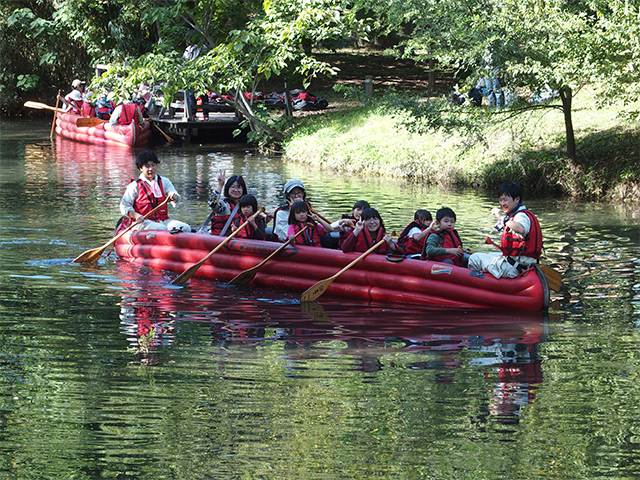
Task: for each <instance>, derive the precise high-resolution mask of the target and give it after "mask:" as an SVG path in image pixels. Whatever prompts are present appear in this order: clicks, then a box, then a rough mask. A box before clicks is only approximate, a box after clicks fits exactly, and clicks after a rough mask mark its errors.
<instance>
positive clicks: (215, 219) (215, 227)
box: [211, 198, 242, 235]
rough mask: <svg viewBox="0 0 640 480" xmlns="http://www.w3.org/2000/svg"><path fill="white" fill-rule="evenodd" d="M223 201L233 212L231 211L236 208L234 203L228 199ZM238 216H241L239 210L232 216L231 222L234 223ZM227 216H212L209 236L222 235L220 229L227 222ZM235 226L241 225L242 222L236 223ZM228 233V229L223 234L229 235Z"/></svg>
mask: <svg viewBox="0 0 640 480" xmlns="http://www.w3.org/2000/svg"><path fill="white" fill-rule="evenodd" d="M225 200H226V202H227V203H228V204H229V208H230V209H231V211H232V212H233V209H234V208H235V206H236V202H234V201H233V200H231V199H230V198H225ZM240 215H242V214H241V213H240V209H238V211H237V212H236V214H235V215H234V216H233V220H232V222H236V221H237V220H238V218H239V217H240ZM229 216H230V215H213V216H212V217H211V235H220V234H221V233H222V229H223V228H224V226H225V225H226V224H227V220H229ZM237 225H242V222H240V223H238V224H237ZM230 231H231V230H230V229H227V231H226V232H225V235H227V234H229V232H230Z"/></svg>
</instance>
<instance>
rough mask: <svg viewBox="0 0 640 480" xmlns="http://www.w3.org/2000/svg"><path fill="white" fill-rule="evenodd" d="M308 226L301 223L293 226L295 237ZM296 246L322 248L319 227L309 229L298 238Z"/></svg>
mask: <svg viewBox="0 0 640 480" xmlns="http://www.w3.org/2000/svg"><path fill="white" fill-rule="evenodd" d="M305 226H306V225H305V224H303V223H300V222H296V223H294V224H293V229H294V235H295V234H297V233H298V232H299V231H300V230H302V229H303V228H304V227H305ZM296 245H307V246H309V247H321V246H322V245H321V243H320V232H319V231H318V225H314V226H313V227H312V228H308V229H307V231H306V232H304V233H303V234H302V235H300V236H299V237H298V238H296Z"/></svg>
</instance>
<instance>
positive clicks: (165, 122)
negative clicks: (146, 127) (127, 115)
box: [150, 92, 244, 142]
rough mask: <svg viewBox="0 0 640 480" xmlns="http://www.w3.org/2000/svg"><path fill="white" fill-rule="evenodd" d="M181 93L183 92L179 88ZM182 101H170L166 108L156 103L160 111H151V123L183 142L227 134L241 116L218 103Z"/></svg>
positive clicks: (225, 136) (226, 135) (228, 135)
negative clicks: (201, 103)
mask: <svg viewBox="0 0 640 480" xmlns="http://www.w3.org/2000/svg"><path fill="white" fill-rule="evenodd" d="M180 93H183V92H180ZM185 97H186V98H185V101H179V102H175V101H174V102H171V104H170V105H169V108H167V107H165V106H163V105H162V104H159V105H158V107H159V108H160V111H159V112H158V114H157V115H155V116H154V115H151V116H150V117H151V118H152V119H153V121H154V123H156V125H158V127H159V128H160V129H162V131H163V132H165V133H166V134H168V135H169V136H171V137H173V138H179V139H182V140H184V141H186V142H189V141H191V140H192V139H193V138H194V137H198V138H205V139H207V140H215V139H217V138H229V137H230V136H231V133H232V132H233V131H234V130H236V129H237V128H239V126H240V122H242V120H243V119H244V117H243V116H242V115H240V114H239V113H238V112H236V111H235V110H234V109H233V107H230V106H227V105H218V104H203V105H195V106H194V105H190V104H189V101H188V96H186V95H185Z"/></svg>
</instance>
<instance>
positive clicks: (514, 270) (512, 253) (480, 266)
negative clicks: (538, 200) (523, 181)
mask: <svg viewBox="0 0 640 480" xmlns="http://www.w3.org/2000/svg"><path fill="white" fill-rule="evenodd" d="M498 198H499V202H500V208H499V209H498V208H493V209H492V210H491V213H492V214H493V215H495V216H497V217H498V218H499V219H500V220H499V221H498V223H497V224H496V229H497V230H498V231H499V232H501V234H502V238H501V241H500V250H502V254H491V253H474V254H473V255H471V257H470V258H469V268H472V269H474V270H479V271H481V272H487V273H490V274H491V275H493V276H494V277H496V278H501V277H507V278H515V277H517V276H518V275H520V274H521V273H522V272H523V271H525V270H527V269H528V268H529V267H532V266H533V265H534V264H535V263H536V262H537V261H538V258H540V254H541V253H542V231H541V230H540V223H539V222H538V219H537V218H536V216H535V215H534V214H533V213H531V212H530V211H529V210H528V209H527V207H525V206H524V205H523V204H522V188H521V187H520V185H518V184H517V183H514V182H506V183H503V184H502V185H501V186H500V188H499V189H498ZM500 210H502V213H503V214H504V216H503V215H502V214H501V212H500Z"/></svg>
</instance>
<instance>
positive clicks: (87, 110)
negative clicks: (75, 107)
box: [82, 102, 96, 117]
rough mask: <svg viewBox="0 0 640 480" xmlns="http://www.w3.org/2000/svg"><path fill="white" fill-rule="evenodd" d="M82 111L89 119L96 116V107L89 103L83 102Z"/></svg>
mask: <svg viewBox="0 0 640 480" xmlns="http://www.w3.org/2000/svg"><path fill="white" fill-rule="evenodd" d="M82 111H83V113H84V114H85V115H86V116H87V117H95V116H96V107H94V106H93V105H91V103H89V102H82Z"/></svg>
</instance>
